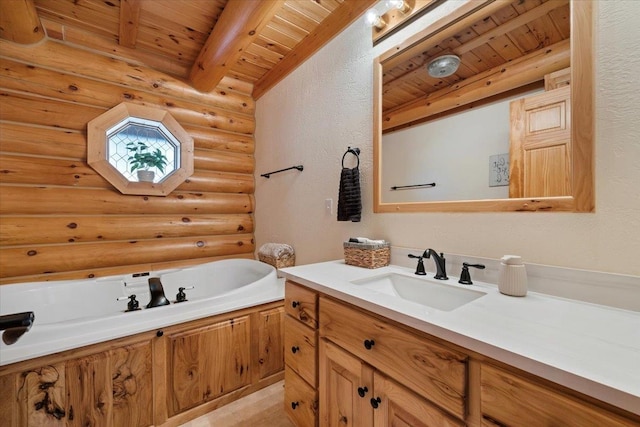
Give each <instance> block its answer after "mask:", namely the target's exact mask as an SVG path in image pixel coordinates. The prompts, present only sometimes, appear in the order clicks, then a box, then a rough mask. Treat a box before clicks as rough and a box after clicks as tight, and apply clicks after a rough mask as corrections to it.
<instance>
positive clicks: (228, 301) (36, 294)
mask: <svg viewBox="0 0 640 427" xmlns="http://www.w3.org/2000/svg"><path fill="white" fill-rule="evenodd" d="M134 276H135V277H134ZM149 277H159V278H160V280H161V282H162V285H163V287H164V293H165V295H166V297H167V299H169V300H170V301H171V302H172V304H171V305H166V306H161V307H154V308H149V309H147V308H144V307H145V306H146V304H147V303H148V302H149V300H150V294H149V287H148V279H149ZM283 282H284V280H283V279H278V278H277V276H276V270H275V269H274V268H273V267H272V266H270V265H268V264H265V263H262V262H259V261H254V260H249V259H229V260H222V261H215V262H210V263H207V264H202V265H198V266H195V267H189V268H184V269H176V270H164V271H158V272H150V273H149V274H148V275H146V274H145V275H144V276H139V275H127V276H111V277H105V278H100V279H91V280H73V281H60V282H37V283H19V284H11V285H3V286H0V315H4V314H11V313H19V312H23V311H33V312H34V313H35V322H34V324H33V327H32V328H31V330H30V331H28V332H27V333H25V334H24V335H23V336H22V337H21V338H20V339H19V340H18V341H17V342H16V343H14V344H12V345H6V344H5V343H4V342H2V341H0V366H2V365H7V364H10V363H14V362H19V361H22V360H27V359H31V358H34V357H39V356H44V355H47V354H51V353H56V352H59V351H63V350H69V349H72V348H77V347H81V346H85V345H89V344H95V343H98V342H102V341H107V340H110V339H114V338H119V337H123V336H127V335H132V334H136V333H139V332H144V331H149V330H153V329H157V328H161V327H166V326H169V325H175V324H179V323H183V322H186V321H189V320H194V319H199V318H203V317H207V316H212V315H216V314H221V313H228V312H231V311H234V310H239V309H242V308H247V307H252V306H256V305H260V304H265V303H268V302H273V301H278V300H281V299H283V298H284V283H283ZM191 286H193V287H194V288H193V289H188V290H186V291H185V293H186V295H187V300H188V301H186V302H181V303H179V304H175V303H174V301H175V300H176V295H177V293H178V288H179V287H185V288H188V287H191ZM131 294H135V295H136V297H137V300H138V301H139V302H140V308H142V310H138V311H133V312H125V310H126V309H127V302H128V299H127V298H126V297H127V296H129V295H131ZM122 297H125V298H124V299H121V300H118V298H122Z"/></svg>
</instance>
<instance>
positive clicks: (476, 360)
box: [285, 282, 640, 427]
mask: <svg viewBox="0 0 640 427" xmlns="http://www.w3.org/2000/svg"><path fill="white" fill-rule="evenodd" d="M291 289H293V290H294V292H295V293H294V295H296V298H295V299H294V301H298V299H300V298H301V297H300V296H301V295H307V296H311V295H313V296H314V297H315V298H316V299H317V301H318V303H317V306H318V309H317V311H316V310H314V309H313V307H315V303H314V300H313V298H310V297H309V298H308V301H307V303H306V304H305V305H296V307H295V308H299V309H300V310H302V311H303V312H304V313H303V317H304V318H305V319H306V321H311V319H313V320H314V321H315V320H316V319H317V324H318V331H317V337H318V338H317V341H314V338H313V337H316V335H315V333H316V331H315V330H314V329H311V328H309V327H307V326H305V325H303V324H302V322H301V320H299V319H300V317H297V318H293V317H292V316H291V315H287V316H286V317H287V319H286V322H287V331H288V333H289V334H291V335H292V336H293V337H296V339H298V340H299V341H300V342H306V343H308V344H313V346H311V347H313V349H311V348H310V349H309V351H311V352H315V350H314V349H316V348H317V353H318V360H317V365H309V366H317V369H318V377H317V382H316V383H314V382H313V381H312V380H311V379H309V381H305V380H303V379H302V376H303V375H304V376H305V377H308V378H315V377H314V376H313V373H312V372H306V373H304V370H303V369H301V366H299V365H296V363H297V362H295V360H296V359H295V358H293V357H289V358H287V357H285V359H286V360H288V362H287V367H286V368H285V371H286V375H285V406H287V405H289V406H290V405H291V403H292V402H299V406H297V408H298V409H300V410H299V411H298V413H294V412H292V411H291V409H290V408H288V412H289V413H290V417H291V419H292V421H293V422H294V424H295V425H296V426H313V425H316V423H318V421H319V425H320V426H322V427H342V426H350V427H370V426H375V427H387V426H412V427H421V426H438V427H441V426H472V427H481V426H482V427H489V426H500V427H504V426H512V427H517V426H523V427H524V426H527V427H529V426H544V427H554V426H562V427H564V426H569V427H571V426H575V427H601V426H607V427H608V426H614V427H615V426H640V416H637V415H634V414H631V413H629V412H626V411H624V410H622V409H620V408H615V407H613V406H611V405H608V404H606V403H604V402H600V401H597V400H596V399H593V398H590V397H587V396H584V395H582V394H580V393H578V392H575V391H573V390H570V389H568V388H566V387H562V386H559V385H558V384H554V383H552V382H550V381H548V380H545V379H542V378H540V377H537V376H535V375H532V374H529V373H526V372H524V371H521V370H518V369H516V368H514V367H511V366H509V365H506V364H504V363H501V362H498V361H495V360H493V359H490V358H488V357H485V356H483V355H481V354H478V353H475V352H472V351H466V350H464V349H461V348H459V347H457V346H455V345H453V344H451V345H448V343H447V342H444V341H442V340H439V339H438V338H435V337H432V336H430V335H427V334H425V333H423V332H420V331H417V330H413V329H411V328H409V327H407V326H404V325H401V324H398V323H396V322H394V321H392V320H389V319H387V318H385V317H382V316H380V315H377V314H373V313H370V312H367V311H365V310H363V309H361V308H359V307H356V306H353V305H351V304H348V303H345V302H342V301H340V300H337V299H335V298H331V297H328V296H324V295H318V294H316V293H315V292H314V291H312V290H310V289H306V288H304V287H303V286H301V285H297V284H295V283H292V282H289V283H288V284H287V290H286V292H287V293H288V292H289V290H291ZM287 300H288V299H287ZM291 302H292V301H288V304H289V305H290V304H291ZM292 308H293V307H291V306H289V307H286V308H285V310H286V311H287V312H288V313H289V312H290V310H291V309H292ZM293 313H294V315H296V316H299V315H300V313H299V312H293ZM296 319H298V320H296ZM292 322H294V323H292ZM305 328H308V329H305ZM286 334H287V332H285V335H286ZM288 339H293V338H287V340H288ZM316 342H317V345H315V343H316ZM286 350H287V349H285V352H286ZM314 384H317V392H318V395H317V396H318V402H317V403H316V404H315V405H316V406H313V404H312V405H311V407H309V406H308V405H309V402H310V401H311V399H312V397H311V396H315V393H316V386H315V385H314ZM305 405H306V406H305ZM374 407H375V408H374ZM310 408H311V409H310ZM316 410H319V417H318V420H316V418H312V415H311V414H313V415H314V416H315V414H316V412H315V411H316Z"/></svg>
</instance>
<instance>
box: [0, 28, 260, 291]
mask: <svg viewBox="0 0 640 427" xmlns="http://www.w3.org/2000/svg"><path fill="white" fill-rule="evenodd" d="M0 62H1V70H2V71H1V74H0V95H1V98H0V284H5V283H13V282H25V281H35V280H38V281H39V280H59V279H72V278H86V277H99V276H106V275H111V274H121V273H132V272H138V271H149V270H155V269H162V268H170V267H176V266H186V265H191V264H195V263H200V262H205V261H209V260H215V259H220V258H227V257H243V258H252V257H253V251H254V236H253V217H252V211H253V206H254V196H253V193H254V188H255V186H254V178H253V171H254V165H255V161H254V157H253V150H254V138H253V131H254V128H255V119H254V107H255V102H254V100H253V99H252V97H251V95H250V94H251V90H252V86H251V85H249V84H246V83H243V82H240V81H237V80H234V79H230V78H224V79H223V80H222V82H221V83H220V85H219V86H218V87H217V88H216V89H215V90H214V91H212V92H210V93H200V92H198V91H196V90H195V89H193V88H192V87H190V86H189V85H187V84H185V83H183V82H182V81H180V80H178V79H175V78H173V77H170V76H168V75H166V74H163V73H160V72H157V71H154V70H152V69H150V68H146V67H143V66H140V65H133V64H129V63H127V62H124V61H121V60H117V59H113V58H108V57H106V56H101V55H98V54H95V53H93V52H89V51H85V50H80V49H75V48H73V47H69V46H65V45H62V44H60V43H57V42H54V41H45V42H43V43H40V44H37V45H34V46H26V47H25V46H20V45H17V44H13V43H10V42H7V41H4V40H0ZM123 101H127V102H132V103H137V104H141V105H146V106H152V107H157V108H162V109H165V110H168V111H169V112H170V113H171V114H172V115H173V117H174V118H175V119H176V120H177V121H178V122H179V123H180V124H181V125H182V126H183V127H184V128H185V130H187V132H189V134H190V135H191V136H192V137H193V139H194V142H195V153H194V154H195V155H194V161H195V173H194V174H193V176H192V177H191V178H189V179H188V181H187V182H185V183H183V184H182V185H180V186H179V187H178V188H177V189H176V190H175V191H173V192H172V193H171V194H170V195H169V196H167V197H152V196H149V197H145V196H126V195H122V194H120V193H119V192H118V191H117V190H116V189H115V188H113V187H112V186H111V184H109V183H108V182H107V181H106V180H104V179H103V178H102V177H101V176H100V175H98V174H97V173H96V172H95V171H94V170H93V169H92V168H91V167H90V166H88V165H87V163H86V159H87V141H86V126H87V122H89V121H90V120H91V119H93V118H95V117H97V116H99V115H100V114H102V113H104V112H105V111H107V110H108V109H110V108H112V107H114V106H115V105H117V104H119V103H120V102H123Z"/></svg>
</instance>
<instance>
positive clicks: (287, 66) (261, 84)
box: [253, 0, 377, 100]
mask: <svg viewBox="0 0 640 427" xmlns="http://www.w3.org/2000/svg"><path fill="white" fill-rule="evenodd" d="M375 3H377V0H346V1H344V2H342V4H340V6H338V7H337V8H336V9H335V10H334V11H333V12H332V13H331V15H329V16H328V17H327V18H325V19H324V20H323V21H322V22H320V24H319V25H318V26H317V27H316V28H315V29H314V30H313V31H312V32H310V33H309V34H307V36H306V37H305V38H304V39H302V41H300V43H298V44H297V45H296V46H295V47H294V48H293V49H292V50H291V51H290V52H289V53H287V54H286V55H285V57H284V58H282V60H281V61H280V62H279V63H277V64H276V65H275V67H273V68H272V69H271V70H269V71H268V72H267V73H266V74H265V75H264V76H262V77H261V78H260V79H259V80H258V81H257V82H256V83H255V84H254V86H253V98H254V99H256V100H257V99H258V98H260V97H261V96H262V95H264V94H265V93H266V92H267V91H268V90H269V89H271V88H272V87H273V86H275V85H276V84H277V83H278V82H280V80H282V79H284V78H285V77H286V76H287V75H288V74H289V73H291V72H292V71H293V70H295V69H296V68H298V66H299V65H300V64H302V63H303V62H304V61H306V60H307V59H308V58H309V57H310V56H311V55H313V54H314V53H316V52H317V51H318V50H320V48H321V47H322V46H324V45H325V44H327V43H328V42H329V41H330V40H331V39H333V38H334V37H335V36H337V35H338V34H339V33H340V32H341V31H342V30H343V29H345V28H346V27H348V26H349V25H350V24H351V23H352V22H353V21H355V20H356V19H358V18H359V17H360V16H361V15H362V14H363V13H364V12H366V11H367V10H368V9H369V8H370V7H371V6H373V5H374V4H375Z"/></svg>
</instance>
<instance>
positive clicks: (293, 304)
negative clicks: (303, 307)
mask: <svg viewBox="0 0 640 427" xmlns="http://www.w3.org/2000/svg"><path fill="white" fill-rule="evenodd" d="M299 305H300V303H299V302H298V301H293V302H292V303H291V307H293V308H296V307H298V306H299Z"/></svg>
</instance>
